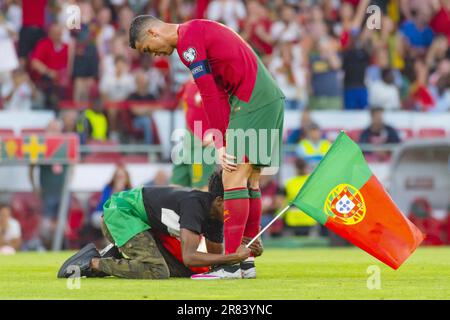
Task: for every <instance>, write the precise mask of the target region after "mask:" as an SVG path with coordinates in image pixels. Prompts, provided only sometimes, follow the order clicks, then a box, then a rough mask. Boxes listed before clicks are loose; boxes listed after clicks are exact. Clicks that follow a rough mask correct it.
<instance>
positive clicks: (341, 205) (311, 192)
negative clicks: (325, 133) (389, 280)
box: [292, 132, 423, 269]
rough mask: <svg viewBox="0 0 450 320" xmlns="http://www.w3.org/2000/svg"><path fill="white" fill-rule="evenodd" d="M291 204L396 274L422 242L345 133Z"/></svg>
mask: <svg viewBox="0 0 450 320" xmlns="http://www.w3.org/2000/svg"><path fill="white" fill-rule="evenodd" d="M292 204H293V205H295V206H296V207H298V208H299V209H300V210H303V211H304V212H305V213H307V214H308V215H309V216H311V217H312V218H314V219H315V220H317V221H318V222H320V223H321V224H322V225H325V227H327V228H328V229H330V230H332V231H333V232H335V233H336V234H338V235H340V236H341V237H343V238H345V239H347V240H348V241H350V242H351V243H353V244H354V245H356V246H358V247H359V248H361V249H363V250H364V251H366V252H367V253H369V254H371V255H372V256H374V257H375V258H377V259H379V260H380V261H382V262H384V263H385V264H387V265H388V266H390V267H391V268H393V269H398V268H399V267H400V266H401V265H402V263H403V262H404V261H405V260H406V259H407V258H408V257H409V256H410V255H411V254H412V253H413V252H414V250H415V249H416V248H417V246H419V244H420V243H421V242H422V240H423V234H422V233H421V232H420V231H419V229H417V227H416V226H415V225H414V224H412V223H411V222H410V221H409V220H408V219H407V218H406V217H405V216H404V215H403V214H402V213H401V212H400V210H399V209H398V208H397V206H396V205H395V204H394V202H393V201H392V199H391V197H390V196H389V195H388V194H387V192H386V191H385V190H384V189H383V186H382V185H381V184H380V182H379V181H378V179H377V178H376V177H375V176H374V175H373V174H372V172H371V171H370V169H369V166H368V165H367V163H366V161H365V159H364V156H363V154H362V152H361V150H360V148H359V146H358V145H357V144H356V143H355V142H353V141H352V140H351V139H350V138H349V137H348V136H347V135H346V134H345V133H344V132H341V133H340V134H339V136H338V137H337V139H336V141H335V142H334V144H333V145H332V147H331V148H330V150H329V151H328V153H327V154H326V155H325V157H324V158H323V159H322V161H321V162H320V163H319V165H318V166H317V168H316V169H315V170H314V172H313V173H312V174H311V176H310V177H309V178H308V180H307V181H306V182H305V184H304V186H303V187H302V188H301V190H300V192H299V193H298V195H297V197H296V198H295V199H294V200H293V201H292Z"/></svg>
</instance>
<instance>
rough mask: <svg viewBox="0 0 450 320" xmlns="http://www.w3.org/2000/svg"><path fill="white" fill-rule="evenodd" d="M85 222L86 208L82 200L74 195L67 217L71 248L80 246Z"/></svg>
mask: <svg viewBox="0 0 450 320" xmlns="http://www.w3.org/2000/svg"><path fill="white" fill-rule="evenodd" d="M83 223H84V210H83V207H82V205H81V202H80V201H79V200H78V199H77V198H76V197H75V196H74V195H72V197H71V200H70V207H69V215H68V219H67V229H66V234H65V236H66V239H67V244H68V247H69V249H78V248H79V247H80V244H79V240H80V230H81V228H82V227H83Z"/></svg>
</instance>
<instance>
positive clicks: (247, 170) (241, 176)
mask: <svg viewBox="0 0 450 320" xmlns="http://www.w3.org/2000/svg"><path fill="white" fill-rule="evenodd" d="M251 173H252V166H251V165H250V164H249V163H241V164H238V166H237V170H236V171H232V172H228V171H223V173H222V181H223V186H224V215H223V219H224V242H225V243H224V244H225V253H226V254H229V253H234V252H236V249H237V248H238V247H239V245H240V244H241V242H242V236H243V234H244V230H245V224H246V222H247V218H248V212H249V205H250V203H249V194H248V189H247V183H248V179H249V177H250V175H251Z"/></svg>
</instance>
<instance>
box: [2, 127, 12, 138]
mask: <svg viewBox="0 0 450 320" xmlns="http://www.w3.org/2000/svg"><path fill="white" fill-rule="evenodd" d="M13 135H14V130H13V129H0V137H7V136H8V137H9V136H13Z"/></svg>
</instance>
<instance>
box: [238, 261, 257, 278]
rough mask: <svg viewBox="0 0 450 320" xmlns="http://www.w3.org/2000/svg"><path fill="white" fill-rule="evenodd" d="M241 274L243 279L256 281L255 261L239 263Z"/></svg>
mask: <svg viewBox="0 0 450 320" xmlns="http://www.w3.org/2000/svg"><path fill="white" fill-rule="evenodd" d="M241 272H242V278H243V279H256V267H255V261H247V260H246V261H243V262H241Z"/></svg>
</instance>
